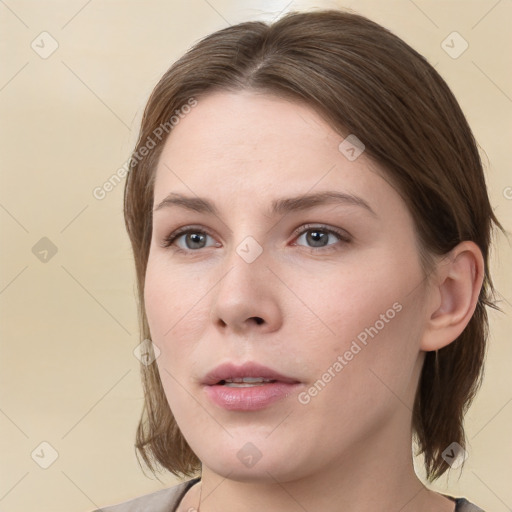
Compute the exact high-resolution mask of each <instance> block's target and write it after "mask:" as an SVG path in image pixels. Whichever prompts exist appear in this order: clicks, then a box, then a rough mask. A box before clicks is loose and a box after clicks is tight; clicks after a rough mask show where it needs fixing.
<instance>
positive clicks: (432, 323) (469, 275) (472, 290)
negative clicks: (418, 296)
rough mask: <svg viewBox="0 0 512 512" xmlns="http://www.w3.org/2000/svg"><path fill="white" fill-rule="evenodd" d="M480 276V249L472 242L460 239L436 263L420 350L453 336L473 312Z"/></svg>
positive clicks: (436, 346) (433, 347) (442, 344)
mask: <svg viewBox="0 0 512 512" xmlns="http://www.w3.org/2000/svg"><path fill="white" fill-rule="evenodd" d="M483 279H484V260H483V256H482V251H481V250H480V248H479V247H478V246H477V245H476V244H475V243H474V242H470V241H465V242H461V243H460V244H459V245H457V246H456V247H454V248H453V249H452V250H451V251H450V253H449V254H448V255H447V256H445V257H444V258H443V259H442V260H441V262H439V263H438V265H437V267H436V269H435V270H434V275H433V276H432V279H431V283H432V284H431V289H430V290H429V300H428V307H427V310H426V313H427V317H426V319H425V320H426V327H425V331H424V333H423V337H422V340H421V345H420V348H421V350H424V351H426V352H429V351H432V350H438V349H440V348H443V347H445V346H446V345H449V344H450V343H451V342H452V341H455V340H456V339H457V337H458V336H459V335H460V334H461V333H462V331H463V330H464V329H465V327H466V325H467V324H468V323H469V321H470V319H471V317H472V316H473V313H474V312H475V308H476V304H477V302H478V296H479V294H480V289H481V288H482V283H483Z"/></svg>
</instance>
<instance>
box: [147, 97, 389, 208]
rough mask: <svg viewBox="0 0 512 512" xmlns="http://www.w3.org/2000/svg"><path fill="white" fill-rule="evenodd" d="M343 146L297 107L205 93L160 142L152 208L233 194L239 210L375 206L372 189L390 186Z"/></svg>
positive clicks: (285, 102)
mask: <svg viewBox="0 0 512 512" xmlns="http://www.w3.org/2000/svg"><path fill="white" fill-rule="evenodd" d="M343 140H344V137H343V136H342V135H340V134H338V133H337V132H336V131H334V129H333V128H331V127H330V126H329V125H328V124H327V123H326V121H324V120H323V119H322V118H321V116H320V115H319V114H317V113H316V112H315V111H314V109H312V108H311V107H309V106H308V105H305V104H304V103H298V102H293V101H290V100H286V99H282V98H278V97H276V96H269V95H266V94H265V95H263V94H261V93H254V92H247V91H243V92H236V93H234V92H215V93H212V94H210V95H207V96H205V97H202V98H200V99H198V100H197V105H196V106H195V107H194V108H193V109H190V111H189V113H188V114H186V115H183V116H182V117H181V119H180V121H179V123H178V124H176V125H175V126H174V128H173V130H172V131H171V133H170V135H169V137H168V138H167V140H166V143H165V147H164V149H163V152H162V154H161V156H160V159H159V162H158V166H157V171H156V181H155V194H154V195H155V203H157V202H158V201H161V200H162V199H163V198H164V197H165V196H166V195H167V194H168V193H169V192H172V191H174V192H180V193H186V194H188V195H191V194H192V195H193V194H197V195H200V196H205V195H206V196H210V197H212V198H214V199H215V198H216V197H218V198H219V201H221V202H222V201H223V200H224V199H226V197H225V196H224V195H223V194H226V195H227V194H231V197H232V196H233V194H235V193H236V196H237V198H238V200H240V201H242V202H243V201H250V200H259V199H261V197H267V196H274V197H277V196H282V195H283V194H284V193H285V192H286V193H288V195H297V194H301V193H302V194H305V193H306V192H311V191H316V190H326V189H333V190H339V191H343V192H345V193H349V194H350V193H353V194H357V195H361V194H363V195H366V197H368V199H370V200H371V199H372V196H375V198H374V199H375V200H378V197H377V195H376V194H375V187H376V186H377V187H379V188H380V189H381V190H380V193H381V194H382V188H383V187H388V188H390V187H389V185H388V184H387V183H386V181H385V180H383V178H382V177H381V176H380V174H379V172H380V171H379V169H378V168H377V167H376V166H375V164H373V163H372V162H371V161H370V160H369V159H368V158H366V157H365V155H364V152H363V153H362V154H361V155H360V156H359V157H358V158H357V159H355V160H352V161H351V160H349V159H348V158H347V157H346V155H345V154H344V153H343V152H342V151H341V150H340V143H342V142H343ZM388 192H389V191H388ZM391 192H393V191H392V190H391Z"/></svg>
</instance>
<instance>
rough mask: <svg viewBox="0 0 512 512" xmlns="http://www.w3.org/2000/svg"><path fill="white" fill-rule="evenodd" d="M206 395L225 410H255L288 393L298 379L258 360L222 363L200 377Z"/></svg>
mask: <svg viewBox="0 0 512 512" xmlns="http://www.w3.org/2000/svg"><path fill="white" fill-rule="evenodd" d="M202 384H203V389H204V392H205V393H206V396H207V397H208V398H209V399H210V400H211V401H212V402H213V403H214V404H215V405H217V406H219V407H221V408H223V409H227V410H228V411H245V412H248V411H257V410H260V409H264V408H266V407H268V406H270V405H271V404H273V403H274V402H277V401H281V400H284V399H286V398H287V397H289V396H291V395H292V394H293V392H295V391H297V389H298V388H299V387H300V386H301V382H300V381H298V380H297V379H294V378H292V377H288V376H286V375H282V374H281V373H278V372H276V371H275V370H272V369H270V368H268V367H266V366H262V365H260V364H258V363H245V364H243V365H242V366H237V365H234V364H232V363H226V364H223V365H220V366H218V367H217V368H215V369H214V370H213V371H211V372H210V373H208V375H206V377H205V378H204V380H203V382H202Z"/></svg>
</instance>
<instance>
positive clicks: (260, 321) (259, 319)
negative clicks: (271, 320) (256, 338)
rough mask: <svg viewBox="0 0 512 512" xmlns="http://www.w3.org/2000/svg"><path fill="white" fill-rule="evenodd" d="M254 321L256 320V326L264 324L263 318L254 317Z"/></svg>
mask: <svg viewBox="0 0 512 512" xmlns="http://www.w3.org/2000/svg"><path fill="white" fill-rule="evenodd" d="M254 319H255V320H256V323H257V324H258V325H260V324H262V323H263V322H264V320H263V318H260V317H259V316H255V317H254Z"/></svg>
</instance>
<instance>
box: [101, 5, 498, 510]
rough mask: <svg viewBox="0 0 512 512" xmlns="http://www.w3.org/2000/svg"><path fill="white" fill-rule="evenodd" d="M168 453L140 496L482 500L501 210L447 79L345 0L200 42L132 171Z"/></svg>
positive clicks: (131, 209)
mask: <svg viewBox="0 0 512 512" xmlns="http://www.w3.org/2000/svg"><path fill="white" fill-rule="evenodd" d="M125 219H126V226H127V230H128V233H129V236H130V239H131V242H132V247H133V250H134V255H135V263H136V270H137V279H138V288H139V300H140V304H139V305H140V312H141V325H142V328H141V331H142V332H141V335H142V337H143V338H144V339H145V340H151V341H152V343H149V346H148V347H147V349H148V352H147V358H146V360H144V364H143V365H142V370H143V382H144V387H145V408H144V412H143V417H142V419H141V422H140V425H139V429H138V432H137V443H136V446H137V448H138V450H139V451H140V454H141V455H142V457H143V459H144V461H145V462H146V464H147V465H148V466H149V467H150V468H151V469H152V470H153V469H155V467H156V466H158V465H159V466H161V467H163V468H165V469H167V470H168V471H170V472H172V473H173V474H175V475H177V476H180V477H182V476H185V477H195V478H191V479H189V480H187V481H185V482H183V483H182V484H180V485H178V486H175V487H172V488H170V489H166V490H163V491H159V492H156V493H153V494H150V495H147V496H143V497H140V498H137V499H135V500H132V501H130V502H127V503H124V504H121V505H118V506H114V507H110V508H106V509H105V508H104V509H102V510H104V511H108V512H121V511H125V512H126V511H134V510H141V511H142V510H144V511H164V510H165V511H171V510H172V511H178V512H185V511H187V512H192V511H200V512H213V511H221V510H222V511H224V512H226V511H231V510H243V511H247V512H252V511H256V510H258V511H259V510H270V511H274V510H279V511H285V512H286V511H290V512H291V511H299V510H308V511H317V510H322V511H327V512H330V511H339V510H343V511H346V512H347V511H348V512H350V511H357V512H367V511H368V512H369V511H372V512H375V511H386V512H389V511H395V510H396V511H400V512H413V511H414V512H426V511H429V512H431V511H437V512H453V511H457V512H473V511H478V510H481V509H480V508H478V507H477V506H476V505H474V504H472V503H470V502H469V501H468V500H466V499H464V498H455V497H452V496H447V495H443V494H440V493H437V492H434V491H432V490H430V489H428V488H427V487H425V486H424V485H423V483H422V482H421V481H420V480H419V479H418V477H417V476H416V474H415V472H414V468H413V459H412V455H413V454H412V449H411V448H412V443H411V441H414V442H415V443H416V446H417V449H418V450H417V451H418V453H421V454H423V457H424V462H425V468H426V472H427V477H428V479H429V480H430V481H433V480H435V479H436V478H438V477H439V476H441V475H442V474H444V473H445V472H446V471H447V470H449V469H451V468H457V467H459V466H460V465H461V464H462V463H463V461H464V458H465V456H466V452H465V450H464V447H465V436H464V429H463V414H464V412H465V410H466V409H467V406H468V405H469V404H470V403H471V400H472V398H473V396H474V394H475V392H476V390H477V389H478V386H479V383H480V377H481V372H482V366H483V360H484V353H485V344H486V337H487V331H486V328H487V312H486V306H493V307H494V304H493V302H492V292H493V287H492V281H491V278H490V275H489V271H488V251H489V242H490V236H491V231H492V228H493V226H497V227H499V228H501V226H500V224H499V222H498V221H497V219H496V218H495V216H494V214H493V211H492V209H491V206H490V204H489V199H488V195H487V191H486V186H485V181H484V175H483V170H482V165H481V162H480V158H479V154H478V151H477V147H476V143H475V141H474V138H473V135H472V133H471V130H470V128H469V126H468V124H467V122H466V119H465V117H464V115H463V113H462V112H461V109H460V107H459V105H458V103H457V102H456V100H455V98H454V97H453V95H452V93H451V91H450V90H449V88H448V86H447V85H446V83H445V82H444V81H443V79H442V78H441V77H440V76H439V75H438V73H437V72H436V71H435V70H434V69H433V68H432V66H430V65H429V64H428V63H427V61H426V60H425V59H424V58H423V57H422V56H421V55H419V54H418V53H417V52H416V51H414V50H413V49H412V48H411V47H409V46H408V45H407V44H406V43H404V42H403V41H402V40H401V39H399V38H398V37H396V36H395V35H393V34H392V33H390V32H389V31H388V30H386V29H385V28H383V27H381V26H379V25H377V24H376V23H374V22H372V21H370V20H368V19H366V18H364V17H362V16H359V15H356V14H349V13H345V12H340V11H335V10H325V11H317V12H309V13H300V12H296V13H290V14H288V15H286V16H284V17H282V18H281V19H280V20H278V21H276V22H275V23H273V24H272V25H270V26H269V25H266V24H264V23H261V22H248V23H242V24H239V25H236V26H232V27H229V28H227V29H224V30H220V31H218V32H216V33H214V34H212V35H210V36H208V37H206V38H204V39H203V40H202V41H200V42H199V43H198V44H196V45H195V46H194V47H193V48H192V49H191V50H190V51H189V52H187V53H186V54H185V55H184V56H183V57H182V58H181V59H180V60H179V61H178V62H176V63H175V64H174V65H173V66H172V67H171V68H170V69H169V70H168V71H167V73H165V75H164V76H163V77H162V79H161V80H160V82H159V83H158V85H157V86H156V88H155V89H154V91H153V93H152V95H151V97H150V99H149V101H148V104H147V106H146V109H145V112H144V117H143V120H142V126H141V131H140V136H139V141H138V143H137V146H136V148H135V151H134V153H133V155H132V159H131V172H130V173H129V175H128V178H127V183H126V189H125Z"/></svg>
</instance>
